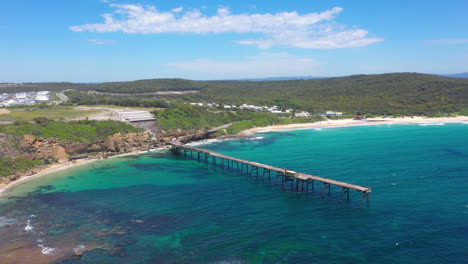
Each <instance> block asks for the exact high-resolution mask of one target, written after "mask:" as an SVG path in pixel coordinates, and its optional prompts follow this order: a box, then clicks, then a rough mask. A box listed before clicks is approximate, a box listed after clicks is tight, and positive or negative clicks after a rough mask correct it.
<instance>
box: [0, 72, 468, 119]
mask: <svg viewBox="0 0 468 264" xmlns="http://www.w3.org/2000/svg"><path fill="white" fill-rule="evenodd" d="M28 85H29V86H20V87H17V88H2V89H3V90H4V89H8V90H9V91H11V90H13V89H27V88H28V87H29V88H28V89H32V88H31V87H34V89H39V90H57V89H59V87H62V88H64V89H65V88H66V89H76V90H79V91H99V92H106V93H121V94H122V93H123V94H137V93H150V92H157V91H186V90H197V91H199V92H198V93H194V94H185V95H179V96H177V97H174V96H172V97H171V96H162V95H161V96H158V98H159V99H168V98H169V99H171V100H181V101H182V100H183V101H190V102H206V103H220V104H236V105H240V104H244V103H247V104H254V105H268V106H272V105H277V104H280V103H285V102H286V103H285V105H292V106H295V107H296V108H297V109H299V110H308V109H314V110H315V111H322V112H324V111H327V110H334V111H348V112H356V111H361V112H365V113H371V114H379V115H380V114H382V113H387V114H392V115H408V114H413V115H423V114H426V115H434V114H440V113H452V112H457V111H461V110H463V109H466V108H468V79H458V78H448V77H442V76H435V75H428V74H418V73H391V74H379V75H353V76H347V77H339V78H325V79H309V80H288V81H191V80H183V79H154V80H141V81H134V82H114V83H101V84H70V83H49V84H28ZM2 89H0V92H2V91H3V90H2ZM94 96H96V97H98V96H97V95H94ZM98 98H99V97H98ZM103 98H104V97H103ZM134 99H137V100H138V101H145V100H150V99H151V100H155V99H154V98H148V97H146V98H144V97H143V98H142V97H135V98H134ZM80 100H81V101H82V103H83V104H84V103H86V104H96V103H95V102H96V100H94V103H93V100H89V99H85V98H81V99H80ZM75 102H76V101H75ZM109 102H111V103H112V104H117V105H123V104H134V105H132V106H136V105H137V104H138V102H137V101H132V100H129V99H124V98H121V97H119V98H117V99H116V100H115V101H112V100H110V99H109V97H107V99H104V100H101V103H109Z"/></svg>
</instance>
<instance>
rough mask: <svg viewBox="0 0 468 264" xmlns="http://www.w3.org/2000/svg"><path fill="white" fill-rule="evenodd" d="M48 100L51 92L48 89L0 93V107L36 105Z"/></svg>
mask: <svg viewBox="0 0 468 264" xmlns="http://www.w3.org/2000/svg"><path fill="white" fill-rule="evenodd" d="M50 101H51V93H50V92H49V91H39V92H24V93H12V94H8V93H3V94H0V107H8V106H17V105H36V104H43V103H48V102H50Z"/></svg>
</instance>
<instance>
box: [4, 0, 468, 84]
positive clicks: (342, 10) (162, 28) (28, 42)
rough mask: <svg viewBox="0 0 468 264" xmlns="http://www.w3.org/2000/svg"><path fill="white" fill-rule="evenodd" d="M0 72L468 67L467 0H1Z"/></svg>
mask: <svg viewBox="0 0 468 264" xmlns="http://www.w3.org/2000/svg"><path fill="white" fill-rule="evenodd" d="M0 14H1V15H0V82H49V81H50V82H62V81H63V82H104V81H131V80H138V79H152V78H186V79H194V80H214V79H242V78H265V77H285V76H288V77H290V76H322V77H331V76H345V75H352V74H378V73H387V72H421V73H435V74H449V73H459V72H468V1H466V0H445V1H440V0H392V1H388V0H387V1H386V0H380V1H376V0H288V1H272V0H268V1H267V0H236V1H219V0H198V1H195V0H173V1H158V0H66V1H64V0H41V1H37V0H0Z"/></svg>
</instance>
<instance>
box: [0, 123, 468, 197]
mask: <svg viewBox="0 0 468 264" xmlns="http://www.w3.org/2000/svg"><path fill="white" fill-rule="evenodd" d="M464 122H468V116H456V117H440V118H439V117H438V118H425V117H403V118H368V119H365V120H354V119H338V120H326V121H319V122H315V123H303V124H288V125H273V126H266V127H255V128H251V129H247V130H244V131H242V132H240V133H238V134H236V135H231V136H230V137H227V138H237V137H243V136H248V135H250V134H255V133H265V132H279V131H292V130H306V129H314V128H334V127H352V126H370V125H391V124H425V123H428V124H430V123H464ZM213 139H225V138H223V136H221V137H216V138H213ZM213 139H210V140H213ZM202 141H203V140H202ZM190 143H194V142H190ZM166 148H167V147H162V148H157V149H154V150H139V151H133V152H129V153H122V154H118V155H115V156H111V157H109V159H110V158H115V157H124V156H128V155H137V154H143V153H149V152H152V151H156V150H164V149H166ZM99 160H104V159H103V158H102V157H96V158H86V159H82V160H74V161H69V162H66V163H62V164H57V163H56V164H52V165H50V166H46V167H45V168H43V169H41V170H40V171H38V172H37V173H34V174H32V175H28V176H26V175H25V176H20V178H19V179H18V180H15V181H13V182H10V183H8V184H0V198H1V197H2V196H3V195H4V193H5V191H7V190H8V189H10V188H13V187H15V186H17V185H19V184H22V183H25V182H27V181H29V180H32V179H36V178H39V177H42V176H46V175H49V174H52V173H55V172H59V171H62V170H67V169H71V168H74V167H78V166H81V165H85V164H89V163H92V162H95V161H99Z"/></svg>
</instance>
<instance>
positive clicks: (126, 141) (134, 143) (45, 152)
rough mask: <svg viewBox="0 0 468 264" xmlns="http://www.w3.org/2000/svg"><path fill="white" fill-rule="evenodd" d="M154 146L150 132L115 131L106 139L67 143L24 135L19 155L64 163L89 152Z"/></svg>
mask: <svg viewBox="0 0 468 264" xmlns="http://www.w3.org/2000/svg"><path fill="white" fill-rule="evenodd" d="M153 147H154V144H153V142H151V134H150V133H148V132H142V133H129V134H125V135H122V134H120V133H117V134H115V135H113V136H109V137H108V138H107V139H106V140H102V141H98V142H94V143H92V144H88V143H67V142H64V141H62V140H58V139H56V138H38V137H34V136H30V135H27V136H24V139H23V141H22V142H21V149H22V150H23V151H24V153H23V154H22V155H21V156H23V157H25V158H28V159H32V160H38V159H41V160H48V159H52V160H53V161H56V162H58V163H65V162H67V161H69V160H70V159H73V158H76V157H80V156H82V155H83V154H89V153H99V152H102V153H107V154H117V153H127V152H132V151H137V150H148V149H151V148H153Z"/></svg>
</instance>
